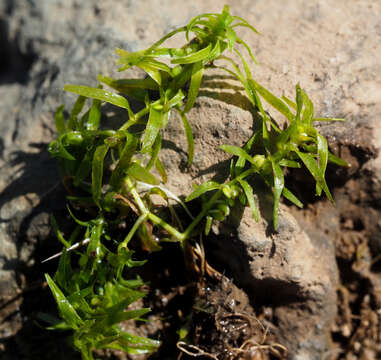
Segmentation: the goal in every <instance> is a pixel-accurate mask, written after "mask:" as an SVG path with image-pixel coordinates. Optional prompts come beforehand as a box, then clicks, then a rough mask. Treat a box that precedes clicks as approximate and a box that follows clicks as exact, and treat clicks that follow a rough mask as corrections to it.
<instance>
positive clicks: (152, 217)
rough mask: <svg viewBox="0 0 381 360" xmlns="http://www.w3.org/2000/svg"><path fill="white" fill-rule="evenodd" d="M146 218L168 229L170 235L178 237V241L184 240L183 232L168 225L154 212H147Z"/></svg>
mask: <svg viewBox="0 0 381 360" xmlns="http://www.w3.org/2000/svg"><path fill="white" fill-rule="evenodd" d="M148 218H149V219H150V220H151V221H152V222H153V223H154V224H155V225H158V226H160V227H162V228H163V229H164V230H166V231H168V232H169V233H170V234H171V235H172V236H174V237H175V238H176V239H178V240H179V241H180V242H182V241H184V233H181V232H179V231H178V230H177V229H175V228H174V227H173V226H171V225H169V224H168V223H167V222H165V221H164V220H163V219H161V218H159V217H158V216H156V215H155V214H153V213H151V212H149V213H148Z"/></svg>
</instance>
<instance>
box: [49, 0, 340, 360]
mask: <svg viewBox="0 0 381 360" xmlns="http://www.w3.org/2000/svg"><path fill="white" fill-rule="evenodd" d="M237 27H247V28H249V29H250V30H252V31H253V32H254V33H257V31H256V30H255V28H253V27H252V26H251V25H249V24H248V23H247V22H246V21H245V20H243V19H242V18H240V17H237V16H232V15H231V14H230V13H229V7H228V6H225V7H224V9H223V11H222V13H221V14H202V15H199V16H196V17H195V18H193V19H192V20H191V21H190V23H189V24H188V25H187V26H184V27H181V28H178V29H176V30H174V31H172V32H171V33H170V34H168V35H166V36H165V37H163V38H162V39H160V40H159V41H157V42H156V43H155V44H153V45H152V46H151V47H149V48H148V49H146V50H142V51H138V52H134V53H131V52H128V51H125V50H122V49H117V50H116V53H117V55H118V56H119V60H118V65H120V68H119V71H125V70H128V69H129V68H131V67H134V66H135V67H138V68H140V69H142V70H143V71H145V73H146V74H147V77H146V78H145V79H112V78H108V77H104V76H98V80H99V82H100V84H99V86H98V87H97V88H92V87H88V86H83V85H66V86H65V90H66V91H69V92H72V93H74V94H77V95H79V96H78V99H77V101H76V103H75V105H74V107H73V109H72V111H71V112H70V114H69V116H68V117H65V111H64V108H63V106H61V107H59V108H58V109H57V112H56V115H55V124H56V128H57V134H58V137H57V139H56V140H54V141H52V143H51V144H50V147H49V151H50V153H51V155H52V156H54V157H56V158H57V159H58V162H59V166H60V169H61V172H62V176H63V178H64V179H65V184H66V186H67V189H68V191H69V196H68V200H69V201H70V203H71V204H72V208H73V209H77V210H76V212H78V213H79V214H81V213H83V211H81V210H84V209H85V208H86V209H87V212H88V213H89V214H93V215H92V216H93V219H91V220H89V221H81V220H79V219H77V218H76V216H75V215H74V212H73V211H72V210H71V208H69V212H70V214H71V216H72V218H73V220H74V222H76V223H77V225H78V226H77V228H76V230H75V231H74V233H73V235H72V236H71V237H70V239H69V240H66V239H65V238H64V236H63V234H62V233H61V232H60V231H59V230H58V227H57V224H56V222H55V220H54V219H53V220H52V225H53V228H54V231H55V233H56V235H57V237H58V239H59V240H60V241H61V243H62V244H63V245H64V250H63V252H62V255H61V257H60V261H59V265H58V270H57V272H56V274H55V276H54V279H52V278H51V277H50V276H49V275H46V279H47V282H48V285H49V287H50V289H51V291H52V293H53V295H54V297H55V299H56V301H57V304H58V310H59V313H60V316H61V318H62V321H61V322H60V323H58V324H57V323H55V324H54V325H53V326H52V327H51V328H55V329H71V330H73V345H74V346H75V347H76V348H77V349H78V350H80V351H81V353H82V355H83V358H84V359H92V351H93V350H95V349H107V348H109V349H118V350H123V351H126V352H128V353H144V352H150V351H153V350H155V349H156V348H157V347H158V346H159V342H158V341H155V340H150V339H145V338H141V337H137V336H134V335H131V334H128V333H126V332H124V331H123V330H122V329H121V327H120V326H119V325H118V324H119V323H121V322H123V321H127V320H132V319H135V320H139V319H140V318H141V317H142V316H144V315H145V314H146V313H147V312H148V311H149V309H145V308H144V309H139V310H128V306H129V305H130V304H132V303H133V302H135V301H137V300H139V299H140V298H142V297H143V296H144V292H142V291H140V290H139V289H140V288H141V286H142V285H143V284H142V282H141V281H140V280H139V279H136V280H131V279H129V276H130V275H129V274H130V273H131V271H130V270H131V269H132V268H134V267H137V266H140V265H142V264H143V263H144V262H142V261H137V260H133V251H131V250H130V248H129V244H130V241H131V240H132V238H133V237H134V236H136V237H138V238H139V239H140V240H141V243H142V246H143V248H144V249H146V250H148V251H158V250H160V249H161V246H160V241H175V242H179V243H180V244H181V245H182V246H184V245H185V243H186V242H187V241H188V240H189V239H190V238H192V237H194V235H195V234H197V233H198V232H199V231H201V229H202V228H203V227H204V229H205V233H206V234H208V233H209V232H210V229H211V225H212V222H213V221H223V220H224V219H225V218H226V217H228V216H229V214H230V209H231V208H232V207H234V206H235V205H236V203H237V200H238V201H239V202H240V203H241V204H243V205H248V206H250V208H251V210H252V214H253V217H254V219H255V220H258V218H259V210H258V207H257V205H256V200H255V193H256V189H255V188H253V186H252V184H253V182H252V179H253V178H255V177H259V178H261V179H262V180H263V181H264V183H265V184H267V185H268V186H269V187H270V188H271V189H272V192H273V198H274V201H273V207H274V213H273V225H274V228H276V226H277V218H278V207H279V203H280V200H281V197H282V195H283V196H284V197H285V198H287V199H288V200H290V201H291V202H292V203H294V204H295V205H296V206H299V207H301V206H302V203H301V202H300V201H299V200H298V199H297V197H296V196H295V195H294V194H292V192H291V191H290V190H289V189H287V188H286V186H285V178H284V168H285V167H290V168H298V167H301V166H304V167H305V168H306V169H307V170H308V171H309V172H310V173H311V175H312V177H313V178H314V179H315V181H316V194H317V195H321V194H322V193H323V192H324V193H325V194H326V195H327V197H328V198H329V199H330V200H331V201H333V200H332V196H331V193H330V191H329V189H328V186H327V184H326V181H325V171H326V168H327V163H328V162H329V161H331V162H334V163H336V164H339V165H346V164H345V162H343V161H342V160H341V159H338V158H337V157H335V156H334V155H333V154H331V153H330V152H329V151H328V145H327V141H326V139H325V138H324V137H323V136H322V135H321V134H320V133H319V132H318V130H317V129H316V128H315V127H314V122H316V121H322V120H328V121H329V120H331V121H334V120H341V119H322V118H316V117H315V115H314V109H313V104H312V102H311V100H310V99H309V98H308V96H307V94H306V93H305V92H304V91H303V90H302V89H301V88H300V86H299V85H297V86H296V97H295V102H293V101H291V100H290V99H287V98H285V97H283V98H278V97H277V96H275V95H273V94H272V93H271V92H270V91H268V90H266V89H265V88H264V87H263V86H261V85H260V84H259V83H258V82H256V81H255V80H254V79H253V77H252V74H251V71H250V67H249V65H248V63H247V60H245V57H244V56H243V54H242V52H241V51H242V50H244V51H245V52H246V53H247V55H248V58H249V59H251V61H253V62H255V58H254V55H253V53H252V51H251V49H250V48H249V46H248V45H247V44H246V43H245V42H244V41H243V40H242V39H241V38H240V37H238V35H237V33H236V28H237ZM178 33H184V35H185V39H186V41H187V42H186V43H185V44H184V46H182V47H181V48H166V47H163V44H164V42H165V41H166V40H167V39H168V38H170V37H172V36H173V35H175V34H178ZM226 52H228V53H229V52H230V53H234V54H235V55H236V56H237V57H238V59H239V60H240V63H236V62H235V61H234V60H233V58H231V57H229V56H227V55H225V53H226ZM163 57H166V58H169V61H167V62H163V61H162V58H163ZM216 60H219V62H222V63H224V64H225V66H221V65H219V66H217V65H215V63H214V62H215V61H216ZM211 67H215V68H221V69H223V70H224V71H226V72H227V73H229V74H230V75H233V76H234V77H235V78H236V79H237V80H238V81H239V82H240V83H241V84H242V85H243V87H244V89H245V92H246V95H247V97H248V99H249V101H250V102H251V104H252V108H253V111H255V112H257V113H258V114H259V117H260V119H261V122H262V123H261V124H260V126H259V130H258V131H256V132H255V133H254V134H253V136H252V137H251V138H250V139H249V140H248V142H247V143H246V144H245V146H243V147H242V148H240V147H237V146H233V145H229V144H227V145H223V146H221V149H223V150H224V151H226V152H228V153H229V154H231V155H232V156H233V159H232V161H231V168H230V177H229V179H227V180H226V181H225V182H224V183H217V182H213V181H207V182H205V183H203V184H201V185H199V186H198V187H196V188H195V190H194V191H193V192H192V193H191V194H190V195H188V197H187V198H186V201H187V202H189V201H198V200H200V206H201V208H200V211H199V212H198V215H197V216H196V217H193V216H192V215H191V214H190V212H189V210H188V209H187V207H186V205H185V204H184V203H183V202H182V201H181V200H180V199H179V198H178V197H177V196H176V195H174V194H172V193H170V192H169V191H168V190H167V189H165V187H164V186H163V185H162V184H163V183H165V182H166V178H167V174H166V171H165V169H164V167H163V165H162V164H161V162H160V150H161V146H162V135H163V134H164V133H165V132H164V130H165V128H166V126H167V124H168V121H174V119H172V118H170V113H171V112H172V111H175V112H176V113H177V114H178V115H179V117H178V119H180V120H181V122H182V125H183V127H184V131H185V134H186V139H187V146H188V165H191V164H192V161H193V157H194V141H193V134H192V128H191V126H192V124H190V123H189V121H188V117H187V113H188V112H189V111H190V110H191V109H192V107H193V105H194V103H195V101H196V98H197V95H198V92H199V88H200V85H201V82H202V78H203V74H204V72H205V71H206V70H207V69H208V68H211ZM102 84H103V85H106V86H108V87H109V88H111V89H112V90H113V91H109V90H104V89H103V88H102ZM115 91H116V92H115ZM88 99H92V102H91V105H90V107H89V109H88V110H87V111H85V112H84V114H83V115H81V114H82V112H83V109H84V108H85V106H86V102H87V100H88ZM128 99H135V100H136V101H139V102H141V105H142V110H140V111H138V112H133V110H132V109H131V106H130V104H129V100H128ZM263 100H264V101H266V102H267V103H268V104H269V105H270V106H271V107H272V108H274V109H275V110H277V111H279V112H280V113H281V114H282V115H284V116H285V118H286V120H287V126H286V127H285V128H284V129H283V130H282V129H280V128H279V127H278V126H277V124H276V123H275V122H274V121H273V120H272V118H271V117H270V116H269V115H268V113H267V112H265V111H264V109H263V106H262V101H263ZM103 103H110V104H113V105H115V106H118V107H120V108H121V109H123V110H124V111H125V112H126V113H125V117H126V121H125V122H124V124H123V125H122V126H121V127H120V128H119V129H106V130H101V129H100V128H99V125H100V120H101V107H102V104H103ZM136 124H139V125H140V128H141V131H140V132H137V131H136V130H134V127H133V125H136ZM153 169H156V170H157V173H158V174H159V175H160V176H161V181H160V180H159V179H158V178H157V176H156V175H154V174H153V173H152V170H153ZM142 188H143V190H139V189H142ZM153 194H155V195H156V196H157V195H159V196H161V197H162V198H163V199H164V200H165V201H167V202H168V201H169V199H170V198H171V199H174V200H176V201H177V202H178V203H180V204H181V206H182V207H183V208H184V209H185V211H186V213H187V214H188V215H189V219H182V226H183V227H184V228H185V230H184V231H181V230H180V229H182V227H181V226H180V225H179V223H178V221H177V222H173V223H170V222H168V221H166V220H165V219H167V217H165V216H162V215H161V214H160V213H158V212H157V211H154V209H153V206H152V204H153V201H152V199H151V196H152V195H153ZM176 218H178V216H176ZM119 224H124V225H128V227H127V231H126V233H123V232H121V231H119V230H118V225H119ZM158 230H160V231H161V234H164V236H162V238H157V234H158ZM74 250H75V251H74Z"/></svg>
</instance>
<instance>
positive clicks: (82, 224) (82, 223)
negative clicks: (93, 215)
mask: <svg viewBox="0 0 381 360" xmlns="http://www.w3.org/2000/svg"><path fill="white" fill-rule="evenodd" d="M66 207H67V210H68V211H69V214H70V216H71V217H72V219H73V220H74V221H75V222H76V223H77V224H78V225H80V226H84V227H88V226H89V225H90V221H81V220H79V219H77V218H76V217H75V216H74V214H73V212H72V211H71V209H70V206H69V205H66Z"/></svg>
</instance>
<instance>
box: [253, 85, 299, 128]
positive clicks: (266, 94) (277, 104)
mask: <svg viewBox="0 0 381 360" xmlns="http://www.w3.org/2000/svg"><path fill="white" fill-rule="evenodd" d="M253 81H254V84H255V89H256V90H257V91H258V93H259V94H260V95H261V96H262V97H263V98H264V99H265V100H266V101H267V102H268V103H269V104H270V105H271V106H273V107H274V109H276V110H278V111H279V112H280V113H281V114H283V115H284V116H285V117H286V118H287V119H288V120H289V121H292V120H293V119H294V115H293V114H292V112H291V111H290V109H289V108H288V107H287V105H286V104H285V103H284V102H283V101H282V100H281V99H279V98H278V97H276V96H275V95H273V94H272V93H271V92H270V91H268V90H267V89H265V88H264V87H263V86H262V85H260V84H259V83H257V82H256V81H255V80H253Z"/></svg>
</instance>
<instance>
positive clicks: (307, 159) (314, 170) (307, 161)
mask: <svg viewBox="0 0 381 360" xmlns="http://www.w3.org/2000/svg"><path fill="white" fill-rule="evenodd" d="M295 152H296V154H297V155H298V156H299V157H300V159H301V160H302V161H303V163H304V165H305V166H306V168H307V169H308V171H309V172H310V173H311V175H312V176H313V177H314V179H315V181H316V183H317V184H318V185H319V186H320V187H321V188H322V189H323V191H324V192H325V194H326V195H327V197H328V199H329V200H330V201H331V202H332V203H333V202H334V201H333V198H332V195H331V193H330V191H329V189H328V186H327V183H326V181H325V179H324V178H323V177H322V175H321V172H320V169H319V166H318V164H317V163H316V161H315V159H314V157H313V156H312V155H310V154H306V153H302V152H300V151H295Z"/></svg>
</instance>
